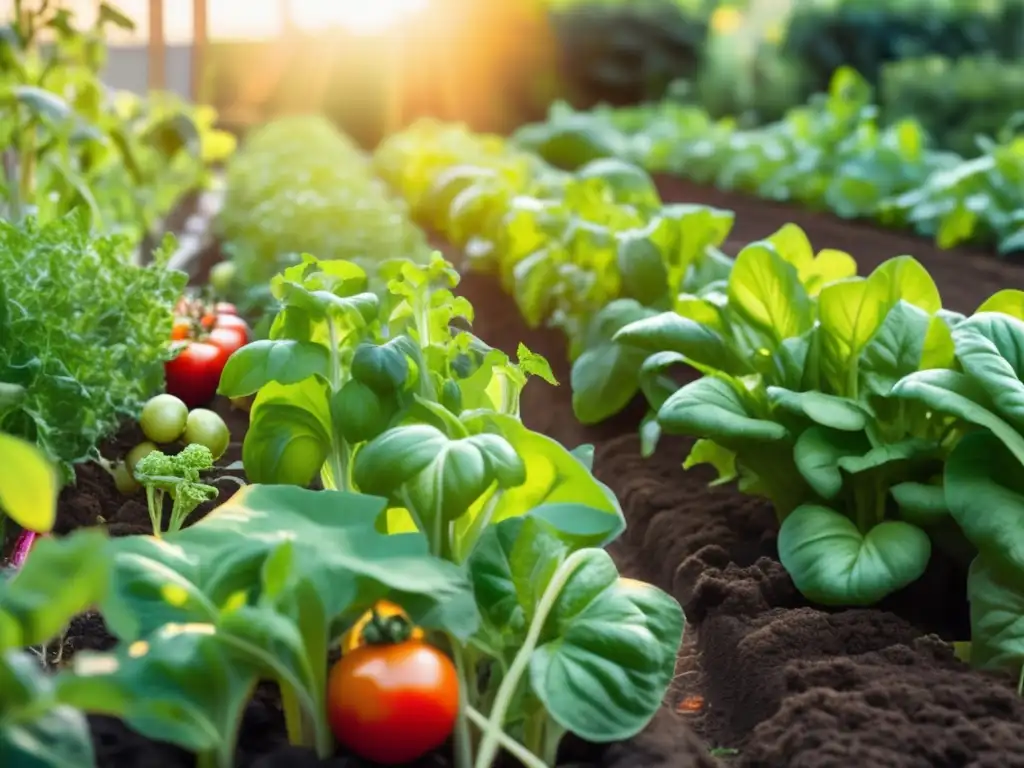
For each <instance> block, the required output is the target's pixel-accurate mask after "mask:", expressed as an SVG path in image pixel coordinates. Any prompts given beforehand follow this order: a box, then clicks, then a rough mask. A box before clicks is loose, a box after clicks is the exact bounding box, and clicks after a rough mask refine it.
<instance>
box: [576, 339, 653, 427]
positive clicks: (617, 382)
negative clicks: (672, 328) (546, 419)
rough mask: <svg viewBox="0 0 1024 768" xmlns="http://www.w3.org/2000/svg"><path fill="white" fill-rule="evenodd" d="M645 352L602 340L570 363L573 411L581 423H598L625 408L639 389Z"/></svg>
mask: <svg viewBox="0 0 1024 768" xmlns="http://www.w3.org/2000/svg"><path fill="white" fill-rule="evenodd" d="M645 357H647V353H646V352H644V351H642V350H638V349H636V348H634V347H630V346H629V345H627V344H619V343H616V342H605V343H603V344H600V345H599V346H596V347H592V348H590V349H587V350H585V351H584V352H583V354H582V355H580V356H579V357H578V358H576V361H575V362H574V363H573V364H572V373H571V375H570V386H571V387H572V410H573V413H574V414H575V415H576V418H577V419H579V421H580V423H582V424H599V423H600V422H602V421H604V420H605V419H608V418H611V417H612V416H614V415H615V414H616V413H618V412H619V411H621V410H622V409H623V408H625V407H626V406H627V405H629V403H630V402H631V401H632V400H633V398H634V397H636V395H637V392H638V391H639V383H638V382H637V372H638V371H639V369H640V366H641V365H642V364H643V361H644V358H645Z"/></svg>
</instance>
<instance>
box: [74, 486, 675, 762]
mask: <svg viewBox="0 0 1024 768" xmlns="http://www.w3.org/2000/svg"><path fill="white" fill-rule="evenodd" d="M385 506H386V501H385V500H384V499H382V498H374V497H370V496H361V495H357V494H352V493H346V492H340V491H309V490H305V489H300V488H295V487H289V486H249V487H248V488H246V489H244V490H242V491H240V492H239V493H238V494H236V496H235V497H234V498H233V499H232V500H231V501H229V502H228V503H227V504H225V505H222V506H221V507H219V508H218V509H217V510H215V511H214V512H212V513H211V514H209V515H207V516H206V517H205V518H204V519H203V520H201V521H200V522H198V523H196V524H195V525H193V526H191V527H190V528H188V529H185V530H182V531H179V532H176V533H169V534H168V535H167V536H166V537H165V539H164V540H163V541H162V542H158V541H157V540H156V539H153V538H150V537H128V538H124V539H120V540H115V541H112V542H111V543H110V545H109V550H108V552H109V554H110V555H112V557H111V558H110V559H111V560H112V565H111V568H112V572H113V575H112V584H111V589H110V591H109V593H108V594H107V596H106V598H105V599H104V600H103V602H102V606H101V607H102V610H103V613H104V617H105V619H106V621H107V623H108V625H109V626H110V627H111V629H112V631H113V632H114V633H115V634H116V635H117V636H118V637H119V638H120V639H121V641H122V643H121V645H120V646H119V647H118V649H116V650H115V651H114V652H111V653H105V654H86V653H80V654H78V655H77V656H76V659H75V669H74V671H73V672H68V673H63V674H62V675H61V676H60V677H59V678H58V683H57V690H58V692H59V695H60V697H61V700H63V701H66V702H69V703H72V704H74V705H76V706H79V707H80V708H82V709H84V710H86V711H90V712H102V713H106V714H111V715H115V716H118V717H122V718H124V719H125V720H126V721H127V722H128V723H129V724H130V725H131V726H132V727H133V728H135V729H137V730H138V731H139V732H141V733H143V734H144V735H148V736H151V737H153V738H160V739H162V740H167V741H171V742H172V743H175V744H178V745H180V746H182V747H184V748H186V749H190V750H192V751H194V752H196V753H197V756H198V762H199V765H201V766H207V765H210V766H227V765H231V764H233V753H234V738H235V733H236V731H237V726H238V723H239V719H240V717H241V713H242V709H243V707H244V705H245V702H246V701H247V699H248V697H249V696H250V695H251V691H252V689H253V688H254V687H255V685H256V683H257V681H259V680H261V679H269V680H273V681H275V682H277V684H278V685H279V687H280V688H281V691H282V697H283V701H284V708H285V717H286V721H287V724H288V733H289V738H290V740H291V741H292V743H294V744H297V745H304V746H311V747H314V748H315V749H316V750H317V752H318V753H319V754H320V755H321V756H323V757H326V756H327V755H328V754H329V753H330V752H331V750H332V749H333V745H332V741H331V737H330V731H329V730H328V728H327V724H326V721H325V718H326V711H327V705H326V695H327V692H326V665H325V660H326V656H327V651H328V648H329V646H330V645H331V644H332V643H333V642H334V641H335V640H336V639H337V638H338V637H340V636H341V635H342V634H343V633H344V631H345V630H346V629H347V627H348V626H350V625H351V624H352V622H353V621H354V620H355V619H357V618H358V617H359V616H360V615H361V614H362V613H363V612H364V611H365V610H366V609H367V608H369V607H370V606H371V605H373V604H375V603H376V602H377V601H378V600H381V599H385V598H386V599H388V600H389V601H392V602H395V603H397V604H399V605H401V606H402V607H403V608H404V609H405V611H406V612H407V613H408V614H409V616H410V618H411V619H412V620H413V621H415V622H416V624H417V625H419V626H421V627H423V628H425V629H427V630H429V631H430V632H431V636H432V637H434V639H435V640H436V641H437V642H439V643H442V644H443V645H444V646H446V647H447V648H448V649H449V651H450V652H451V653H452V654H453V655H454V656H455V659H456V664H457V668H458V670H459V675H460V688H461V689H462V692H463V697H464V698H463V701H462V703H461V705H460V711H461V715H460V719H461V722H462V724H461V726H460V727H459V729H458V730H457V732H456V757H457V762H458V765H460V766H465V768H470V767H471V766H476V767H477V768H483V767H484V766H489V765H491V764H492V762H493V760H494V758H495V756H496V749H497V747H499V746H501V747H504V748H506V749H509V750H510V751H512V753H513V754H515V755H516V756H517V757H519V758H520V759H521V760H522V761H523V762H524V763H525V764H526V765H529V766H542V765H545V764H546V763H545V762H544V761H547V762H548V763H550V762H553V760H554V754H555V750H556V749H557V746H558V742H559V741H560V739H561V737H562V735H563V734H564V733H566V732H575V733H578V734H579V735H581V736H584V737H585V738H589V739H592V740H595V741H610V740H616V739H622V738H627V737H628V736H630V735H632V734H634V733H636V732H637V731H639V730H640V729H641V728H642V727H643V726H644V725H645V724H646V723H647V721H648V720H649V719H650V718H651V717H652V716H653V714H654V712H655V710H656V709H657V708H658V707H659V706H660V702H661V699H662V697H663V696H664V694H665V691H666V690H667V688H668V685H669V683H670V682H671V679H672V675H673V672H674V667H675V654H676V650H677V647H678V643H679V640H680V637H681V633H682V626H683V616H682V611H681V610H680V608H679V605H678V604H677V603H676V602H675V601H674V600H672V599H671V598H670V597H669V596H668V595H666V594H664V593H663V592H660V591H659V590H657V589H654V588H653V587H651V586H649V585H646V584H641V583H639V582H633V581H630V580H628V579H622V578H620V577H619V576H618V573H617V570H616V568H615V566H614V564H613V563H612V561H611V559H610V558H609V557H608V555H607V554H606V553H605V552H604V551H603V550H602V549H601V548H600V547H602V546H603V545H605V544H607V543H608V542H609V541H610V540H612V539H613V538H614V537H615V536H616V535H618V533H619V532H621V530H622V525H621V518H618V517H616V516H613V515H608V514H607V513H606V512H604V511H602V510H600V509H594V508H590V507H588V506H585V505H582V504H578V503H553V504H545V505H541V506H539V507H536V508H534V509H532V510H531V511H530V512H529V513H528V514H527V515H523V516H520V517H517V518H514V519H507V520H504V521H502V522H500V523H497V524H496V525H493V526H490V527H489V528H487V530H486V531H485V532H484V534H483V536H482V537H481V538H480V539H479V542H478V546H477V547H476V548H475V549H474V551H473V553H472V555H471V557H470V558H469V559H468V560H467V562H466V564H465V565H464V566H457V565H455V564H453V563H451V562H446V561H445V560H442V559H439V558H437V557H434V556H433V555H431V554H430V546H429V543H428V540H427V537H425V536H424V535H423V534H422V533H418V532H417V533H404V534H391V535H385V534H383V533H381V532H379V531H378V530H377V521H378V519H379V516H380V514H381V513H382V511H383V510H384V508H385ZM209 563H216V564H217V566H216V567H215V568H210V567H208V566H204V565H203V564H209ZM623 676H625V679H628V685H629V686H630V691H631V696H630V697H628V698H627V699H622V697H621V696H620V695H619V691H620V688H619V686H620V685H621V681H622V679H623ZM570 679H571V680H572V681H573V685H569V684H568V682H567V681H568V680H570ZM211 680H214V681H216V682H217V685H215V686H214V685H210V681H211ZM471 724H472V725H474V727H477V728H479V729H480V731H481V735H480V736H479V737H478V738H473V737H471V734H470V732H469V726H470V725H471ZM474 744H478V745H479V746H478V749H476V750H474ZM474 751H475V755H474Z"/></svg>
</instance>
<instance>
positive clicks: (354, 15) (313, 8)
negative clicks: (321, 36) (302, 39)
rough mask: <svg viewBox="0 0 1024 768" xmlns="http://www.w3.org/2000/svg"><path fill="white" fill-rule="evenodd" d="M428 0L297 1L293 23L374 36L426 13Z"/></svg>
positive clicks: (293, 11)
mask: <svg viewBox="0 0 1024 768" xmlns="http://www.w3.org/2000/svg"><path fill="white" fill-rule="evenodd" d="M426 5H427V0H293V1H292V19H293V20H294V21H295V24H296V25H297V26H299V27H302V28H303V29H307V30H310V31H313V30H322V29H324V28H325V27H343V28H344V29H346V30H348V31H349V32H353V33H356V34H362V35H372V34H376V33H379V32H383V31H384V30H386V29H387V28H388V27H390V26H392V25H394V24H398V23H400V22H402V21H404V20H405V19H406V18H408V17H409V16H410V15H412V14H414V13H416V12H417V11H420V10H422V9H423V8H424V7H425V6H426Z"/></svg>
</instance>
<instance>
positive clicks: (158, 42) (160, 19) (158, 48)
mask: <svg viewBox="0 0 1024 768" xmlns="http://www.w3.org/2000/svg"><path fill="white" fill-rule="evenodd" d="M179 1H180V0H179ZM146 52H147V70H148V71H147V80H148V83H149V89H150V90H152V91H162V90H164V89H166V87H167V41H166V40H165V39H164V0H149V44H148V45H147V47H146Z"/></svg>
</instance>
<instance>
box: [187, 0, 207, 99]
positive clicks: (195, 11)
mask: <svg viewBox="0 0 1024 768" xmlns="http://www.w3.org/2000/svg"><path fill="white" fill-rule="evenodd" d="M208 5H209V4H208V1H207V0H192V60H191V62H190V65H189V79H190V81H191V82H190V87H189V90H190V98H191V99H192V101H193V102H195V103H198V101H199V96H200V91H201V90H202V87H203V69H204V68H205V67H206V48H207V43H208V42H209V37H210V33H209V27H208V24H209V14H208V10H209V8H208Z"/></svg>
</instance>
